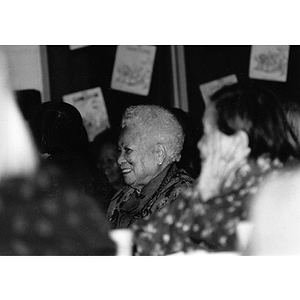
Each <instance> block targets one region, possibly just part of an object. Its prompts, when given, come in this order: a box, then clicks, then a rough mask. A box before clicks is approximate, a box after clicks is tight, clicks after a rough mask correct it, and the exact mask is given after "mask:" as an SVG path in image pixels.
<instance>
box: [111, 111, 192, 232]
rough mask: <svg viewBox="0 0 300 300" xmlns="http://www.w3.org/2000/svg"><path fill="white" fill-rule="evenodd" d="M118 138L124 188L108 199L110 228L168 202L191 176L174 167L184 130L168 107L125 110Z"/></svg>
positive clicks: (159, 207)
mask: <svg viewBox="0 0 300 300" xmlns="http://www.w3.org/2000/svg"><path fill="white" fill-rule="evenodd" d="M121 127H122V131H121V134H120V137H119V149H120V155H119V158H118V165H119V167H120V168H121V170H122V174H123V177H124V181H125V183H126V187H125V188H123V189H121V190H120V191H119V192H118V193H117V194H116V195H115V196H114V197H113V198H112V200H111V203H110V206H109V208H108V214H107V216H108V219H109V221H110V222H111V225H112V228H127V227H129V226H131V225H132V223H133V222H135V221H137V220H139V219H142V218H145V217H147V216H149V215H150V214H152V213H153V212H154V211H158V210H160V209H161V208H162V207H164V206H166V205H168V204H169V203H171V202H172V201H173V200H174V199H176V197H177V196H178V195H179V193H180V192H181V191H182V190H183V189H185V188H187V187H188V186H190V185H191V183H192V182H193V179H192V178H191V177H190V176H189V175H188V174H187V173H186V172H185V171H184V170H182V169H178V168H177V167H176V164H175V162H177V161H179V160H180V152H181V150H182V147H183V142H184V133H183V129H182V127H181V125H180V124H179V122H178V121H177V119H176V118H175V116H174V115H173V114H171V113H170V112H169V111H168V110H167V109H164V108H162V107H160V106H156V105H138V106H131V107H129V108H127V109H126V111H125V113H124V115H123V118H122V122H121Z"/></svg>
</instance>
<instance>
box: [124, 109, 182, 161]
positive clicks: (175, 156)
mask: <svg viewBox="0 0 300 300" xmlns="http://www.w3.org/2000/svg"><path fill="white" fill-rule="evenodd" d="M129 126H134V127H135V128H136V129H138V130H139V131H140V132H141V134H146V135H147V136H151V137H153V140H157V141H158V142H160V143H162V144H164V145H165V147H166V151H167V156H168V159H169V160H170V161H179V160H180V157H181V155H180V153H181V150H182V147H183V142H184V132H183V129H182V126H181V125H180V123H179V122H178V120H177V119H176V117H175V116H174V115H173V114H172V113H171V112H170V111H169V110H167V109H165V108H163V107H161V106H158V105H137V106H130V107H128V108H127V109H126V110H125V112H124V114H123V118H122V122H121V127H122V128H124V127H129Z"/></svg>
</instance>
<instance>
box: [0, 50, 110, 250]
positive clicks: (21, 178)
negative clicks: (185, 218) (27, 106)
mask: <svg viewBox="0 0 300 300" xmlns="http://www.w3.org/2000/svg"><path fill="white" fill-rule="evenodd" d="M0 51H1V50H0ZM6 70H7V66H6V60H5V57H4V56H3V54H2V52H0V121H1V126H0V136H1V139H2V141H5V143H3V144H2V146H1V150H0V165H1V167H0V255H114V254H115V253H116V245H115V244H114V242H113V241H112V240H111V239H110V237H109V235H108V230H109V227H108V223H107V221H106V219H105V215H104V214H103V213H102V212H100V211H99V210H98V207H97V206H96V205H95V204H94V201H93V200H92V199H91V198H89V197H87V196H86V195H83V194H81V193H80V191H78V190H77V189H76V187H74V186H73V185H72V184H71V183H70V182H69V181H68V178H67V177H66V176H65V175H64V174H63V173H62V172H61V171H60V170H59V169H57V168H56V167H54V166H51V167H49V166H48V167H43V166H41V165H40V161H39V157H38V152H37V150H36V148H35V145H34V142H33V139H32V137H31V135H30V130H29V128H28V127H27V123H26V121H25V119H24V118H23V116H22V114H21V111H20V109H19V107H18V105H17V102H16V99H15V98H14V95H13V92H12V90H11V89H10V84H9V79H8V74H7V71H6Z"/></svg>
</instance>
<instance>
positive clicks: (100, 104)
mask: <svg viewBox="0 0 300 300" xmlns="http://www.w3.org/2000/svg"><path fill="white" fill-rule="evenodd" d="M63 101H64V102H67V103H69V104H72V105H73V106H75V107H76V108H77V109H78V110H79V112H80V114H81V116H82V119H83V125H84V127H85V129H86V131H87V133H88V137H89V141H93V139H94V138H95V136H96V135H97V134H99V133H100V132H102V131H104V130H105V129H106V128H109V127H110V124H109V119H108V114H107V110H106V106H105V102H104V98H103V95H102V91H101V88H100V87H97V88H93V89H88V90H84V91H80V92H77V93H73V94H68V95H65V96H63Z"/></svg>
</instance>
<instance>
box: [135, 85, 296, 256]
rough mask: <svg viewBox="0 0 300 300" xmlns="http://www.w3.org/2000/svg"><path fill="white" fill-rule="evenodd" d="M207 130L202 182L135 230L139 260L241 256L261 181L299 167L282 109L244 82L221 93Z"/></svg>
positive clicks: (209, 111) (271, 96)
mask: <svg viewBox="0 0 300 300" xmlns="http://www.w3.org/2000/svg"><path fill="white" fill-rule="evenodd" d="M203 125H204V135H203V137H202V138H201V140H200V141H199V143H198V148H199V150H200V153H201V159H202V169H201V173H200V176H199V177H198V179H197V180H196V182H195V184H194V185H193V186H192V187H190V188H188V189H186V191H185V192H183V193H182V194H181V196H180V197H178V199H176V200H175V201H174V202H173V203H172V204H171V205H170V206H169V207H168V208H167V209H162V210H161V211H159V212H157V213H156V214H153V215H152V216H151V218H150V220H148V222H144V223H143V222H140V223H138V224H136V225H135V226H133V229H134V242H135V244H136V254H137V255H167V254H173V253H177V252H184V253H187V252H191V251H195V250H199V249H200V250H205V251H209V252H217V251H236V250H237V238H236V230H237V225H238V224H239V222H240V221H241V220H247V219H248V214H249V205H250V204H251V198H252V196H253V195H255V194H256V193H257V191H258V190H259V187H260V184H261V183H262V181H263V180H264V178H265V177H266V176H267V175H268V174H270V173H272V172H276V170H279V169H281V168H282V167H283V166H284V165H287V164H289V163H291V164H293V163H294V161H297V162H298V158H299V149H298V147H297V143H296V141H295V140H294V139H293V138H292V135H291V132H290V128H289V127H288V125H287V122H286V118H285V115H284V112H283V109H282V105H281V103H280V101H279V100H278V99H277V97H276V96H275V95H274V94H273V93H272V92H270V91H268V90H265V89H264V88H262V87H259V86H255V85H254V84H249V85H248V84H242V83H239V84H235V85H231V86H228V87H225V88H223V89H221V90H219V91H217V92H216V93H215V94H214V95H213V96H212V97H211V103H210V105H209V106H208V107H207V108H206V111H205V113H204V117H203Z"/></svg>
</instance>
